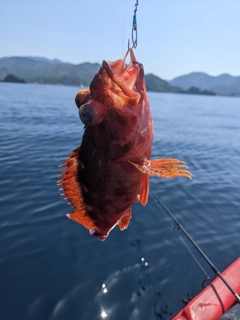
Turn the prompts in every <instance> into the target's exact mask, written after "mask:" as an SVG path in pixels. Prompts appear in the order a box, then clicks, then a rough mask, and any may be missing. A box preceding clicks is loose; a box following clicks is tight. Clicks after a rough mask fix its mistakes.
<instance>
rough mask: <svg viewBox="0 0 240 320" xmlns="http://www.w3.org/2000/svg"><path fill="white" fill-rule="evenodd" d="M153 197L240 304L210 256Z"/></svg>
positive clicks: (156, 198)
mask: <svg viewBox="0 0 240 320" xmlns="http://www.w3.org/2000/svg"><path fill="white" fill-rule="evenodd" d="M151 193H152V195H153V197H154V198H155V200H156V201H157V202H158V204H160V205H161V206H162V208H163V209H164V210H165V212H166V213H167V214H168V215H169V217H170V218H171V219H172V220H173V221H174V222H175V224H176V230H179V229H180V230H181V231H182V232H183V233H184V235H185V236H186V237H187V238H188V240H189V241H190V242H191V243H192V244H193V246H194V247H195V248H196V249H197V251H198V252H199V253H200V254H201V256H202V257H203V258H204V259H205V261H206V262H207V263H208V264H209V265H210V267H211V268H212V270H213V271H214V272H215V273H216V274H217V275H218V276H219V278H220V279H221V280H222V281H223V283H224V284H225V285H226V286H227V287H228V289H229V290H230V291H231V292H232V294H233V295H234V296H235V298H236V299H237V302H238V303H240V296H239V295H238V294H237V293H236V291H235V290H234V289H233V288H232V287H231V286H230V284H229V283H228V282H227V281H226V280H225V279H224V277H223V276H222V274H221V273H220V271H219V270H218V269H217V268H216V267H215V265H214V264H213V263H212V261H211V260H210V259H209V258H208V256H207V255H206V254H205V253H204V252H203V251H202V249H201V248H200V247H199V245H198V244H197V243H196V242H195V241H194V240H193V238H192V237H191V236H190V234H189V233H188V232H187V231H186V229H185V228H184V227H183V226H182V225H181V224H180V222H179V221H178V220H177V218H176V217H175V216H174V215H173V213H172V212H171V211H170V210H169V209H168V208H167V206H166V205H165V204H164V203H163V201H162V200H160V199H159V198H158V197H157V196H156V194H155V193H154V192H153V191H151Z"/></svg>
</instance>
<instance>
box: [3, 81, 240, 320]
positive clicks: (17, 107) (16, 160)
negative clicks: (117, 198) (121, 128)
mask: <svg viewBox="0 0 240 320" xmlns="http://www.w3.org/2000/svg"><path fill="white" fill-rule="evenodd" d="M77 91H78V88H77V87H65V86H50V85H31V84H7V83H1V84H0V319H1V320H16V319H17V320H38V319H39V320H43V319H48V320H66V319H71V320H79V319H80V320H89V319H100V320H101V319H104V318H106V319H109V320H111V319H113V320H125V319H130V320H144V319H146V320H154V319H169V318H170V316H171V315H172V314H174V313H176V312H177V311H178V310H180V309H181V308H182V307H183V304H182V301H181V299H182V297H185V298H186V297H187V293H188V292H189V293H190V295H191V296H194V295H196V294H197V293H198V292H199V291H201V289H202V287H201V284H202V282H203V280H204V278H205V272H206V273H208V274H209V275H211V276H213V275H212V273H211V270H210V267H209V266H208V265H207V264H206V263H205V262H204V261H203V260H202V258H201V257H200V256H199V254H198V253H197V252H196V251H195V249H194V248H193V247H192V246H191V245H190V244H189V242H188V240H187V239H185V238H184V236H183V234H182V233H181V231H177V230H176V228H175V226H174V223H173V222H172V221H171V220H170V218H168V217H167V216H166V215H165V214H164V213H163V212H162V210H161V208H160V206H159V205H158V204H157V202H156V200H155V199H154V197H153V196H152V194H150V196H149V202H148V204H147V206H146V207H142V206H141V205H140V204H135V205H134V207H133V217H132V219H131V223H130V225H129V227H128V229H127V230H125V231H122V232H121V231H120V230H119V229H118V228H117V227H116V228H115V229H114V230H112V232H111V233H110V235H109V237H108V238H107V240H106V241H105V242H100V241H99V240H98V239H97V238H95V237H92V236H90V235H89V232H88V231H87V230H86V229H85V228H83V227H82V226H81V225H79V224H77V223H74V222H73V221H71V220H69V219H67V218H66V216H65V215H66V214H67V213H70V212H71V211H72V207H71V206H69V205H68V204H67V201H64V199H63V197H61V196H60V193H61V192H60V191H59V190H58V187H57V185H56V182H57V180H58V178H57V176H58V174H59V173H60V172H61V168H60V169H59V168H58V165H59V164H60V163H61V162H63V161H64V159H65V158H66V156H67V155H68V154H69V153H70V152H71V151H72V150H73V149H74V148H75V147H77V146H78V145H80V143H81V137H82V133H83V125H82V123H81V122H80V120H79V117H78V111H77V108H76V106H75V104H74V96H75V94H76V92H77ZM149 98H150V101H151V109H152V114H153V120H154V129H155V136H154V144H153V152H152V158H154V159H156V158H162V157H172V158H178V159H181V160H184V161H185V162H186V164H187V165H188V166H189V170H190V171H191V172H192V174H193V179H192V181H190V180H189V179H187V178H183V177H181V178H176V179H159V178H151V186H150V188H151V190H152V191H153V192H154V193H155V194H156V196H157V197H159V198H160V199H161V200H162V201H163V202H164V203H165V205H167V207H168V208H169V209H170V210H171V212H172V213H173V214H174V215H175V216H176V218H177V219H178V220H179V221H180V223H181V224H182V225H183V226H184V227H185V229H186V230H187V231H188V232H189V233H190V234H191V236H192V237H193V238H194V240H195V241H196V242H197V243H198V244H199V246H200V247H201V248H202V249H203V251H204V252H205V253H206V254H207V255H208V257H209V258H210V259H211V260H212V262H213V263H214V264H215V265H216V266H217V267H218V269H219V270H220V271H222V270H224V269H225V268H226V267H227V266H228V265H229V264H231V263H232V262H233V261H234V260H235V259H236V258H237V257H239V255H240V245H239V243H240V169H239V168H240V167H239V166H240V100H239V99H238V98H230V97H217V96H199V95H185V94H168V93H151V92H150V93H149ZM183 242H184V243H185V245H187V248H188V250H187V248H186V247H185V245H184V244H183ZM189 250H190V252H191V253H194V255H195V257H196V259H197V260H198V261H199V263H201V268H200V267H199V265H198V264H197V263H196V261H195V260H194V259H193V257H192V255H191V254H190V253H189Z"/></svg>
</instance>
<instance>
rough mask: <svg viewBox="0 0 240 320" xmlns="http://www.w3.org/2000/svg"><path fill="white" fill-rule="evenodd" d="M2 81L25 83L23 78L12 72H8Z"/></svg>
mask: <svg viewBox="0 0 240 320" xmlns="http://www.w3.org/2000/svg"><path fill="white" fill-rule="evenodd" d="M3 82H14V83H26V81H25V80H24V79H21V78H18V77H16V76H14V75H13V74H8V75H7V76H6V77H5V78H4V79H3Z"/></svg>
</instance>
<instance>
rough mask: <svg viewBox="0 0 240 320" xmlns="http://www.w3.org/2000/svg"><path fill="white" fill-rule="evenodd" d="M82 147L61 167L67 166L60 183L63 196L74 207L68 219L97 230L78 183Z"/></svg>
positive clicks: (74, 151) (75, 150)
mask: <svg viewBox="0 0 240 320" xmlns="http://www.w3.org/2000/svg"><path fill="white" fill-rule="evenodd" d="M79 153H80V147H78V148H76V149H74V150H73V152H72V153H71V154H70V155H69V156H68V157H67V159H66V161H65V162H63V163H62V164H61V165H60V167H62V166H67V168H66V169H65V170H63V172H62V173H61V174H60V175H59V176H62V177H61V179H60V180H59V181H58V184H59V185H62V188H61V189H62V190H63V193H62V195H63V196H66V200H68V201H69V203H70V204H71V205H72V206H73V207H74V209H75V210H74V211H73V212H72V213H70V214H67V217H68V218H69V219H71V220H73V221H75V222H78V223H80V224H82V225H83V226H84V227H85V228H87V229H95V228H96V226H95V224H94V222H93V221H92V219H91V217H90V216H89V215H88V212H87V206H86V204H85V202H84V198H83V194H82V188H81V184H80V182H79V181H78V170H79V168H80V160H79Z"/></svg>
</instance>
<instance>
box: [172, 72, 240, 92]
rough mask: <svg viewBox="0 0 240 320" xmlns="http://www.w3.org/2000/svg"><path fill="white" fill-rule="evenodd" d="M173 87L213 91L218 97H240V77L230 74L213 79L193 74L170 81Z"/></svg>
mask: <svg viewBox="0 0 240 320" xmlns="http://www.w3.org/2000/svg"><path fill="white" fill-rule="evenodd" d="M168 83H169V84H171V85H172V86H179V87H180V88H182V89H184V90H188V89H189V88H190V87H193V86H194V87H197V88H199V89H200V90H211V91H214V92H215V93H216V94H218V95H227V96H240V76H239V77H233V76H231V75H229V74H221V75H220V76H217V77H213V76H209V75H208V74H206V73H202V72H193V73H190V74H187V75H184V76H180V77H177V78H174V79H173V80H171V81H168Z"/></svg>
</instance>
